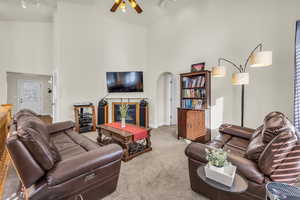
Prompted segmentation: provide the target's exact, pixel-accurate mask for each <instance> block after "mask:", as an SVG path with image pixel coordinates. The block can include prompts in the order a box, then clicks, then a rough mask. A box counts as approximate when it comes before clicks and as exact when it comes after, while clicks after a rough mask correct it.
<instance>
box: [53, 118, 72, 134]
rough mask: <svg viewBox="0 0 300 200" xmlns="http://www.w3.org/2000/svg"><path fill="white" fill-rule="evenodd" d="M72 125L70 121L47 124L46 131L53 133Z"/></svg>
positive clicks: (69, 127)
mask: <svg viewBox="0 0 300 200" xmlns="http://www.w3.org/2000/svg"><path fill="white" fill-rule="evenodd" d="M74 127H75V124H74V122H72V121H65V122H58V123H54V124H50V125H48V131H49V133H50V134H53V133H57V132H60V131H64V130H68V129H72V128H74Z"/></svg>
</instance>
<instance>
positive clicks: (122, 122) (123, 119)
mask: <svg viewBox="0 0 300 200" xmlns="http://www.w3.org/2000/svg"><path fill="white" fill-rule="evenodd" d="M121 127H122V128H125V127H126V118H122V119H121Z"/></svg>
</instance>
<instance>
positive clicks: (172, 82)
mask: <svg viewBox="0 0 300 200" xmlns="http://www.w3.org/2000/svg"><path fill="white" fill-rule="evenodd" d="M175 91H176V79H175V76H174V74H172V73H171V72H164V73H162V74H160V76H159V78H158V80H157V95H156V97H157V98H156V102H157V104H156V110H157V115H156V119H157V125H158V126H164V125H167V126H170V125H175V124H176V123H177V114H176V98H175Z"/></svg>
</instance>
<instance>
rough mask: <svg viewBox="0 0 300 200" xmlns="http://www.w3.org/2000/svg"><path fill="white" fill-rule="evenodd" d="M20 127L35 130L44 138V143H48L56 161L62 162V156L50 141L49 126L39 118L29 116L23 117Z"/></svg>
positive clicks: (20, 120)
mask: <svg viewBox="0 0 300 200" xmlns="http://www.w3.org/2000/svg"><path fill="white" fill-rule="evenodd" d="M18 126H19V128H21V129H27V128H30V129H32V130H35V131H36V132H37V133H39V135H40V136H41V137H42V138H43V141H44V142H45V143H46V145H47V146H48V148H50V149H51V155H52V157H53V159H54V160H55V161H60V159H61V158H60V155H59V153H58V150H57V149H56V147H55V145H54V144H53V142H52V141H51V140H50V135H49V132H48V127H47V125H46V124H45V123H44V122H43V121H42V120H41V119H39V118H38V117H35V116H28V115H23V117H21V118H20V119H19V120H18Z"/></svg>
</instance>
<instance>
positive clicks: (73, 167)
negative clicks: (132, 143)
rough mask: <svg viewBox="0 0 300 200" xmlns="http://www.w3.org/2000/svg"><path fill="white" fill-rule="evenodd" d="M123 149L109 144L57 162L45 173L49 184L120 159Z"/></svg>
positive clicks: (64, 180)
mask: <svg viewBox="0 0 300 200" xmlns="http://www.w3.org/2000/svg"><path fill="white" fill-rule="evenodd" d="M122 155H123V149H122V148H121V147H120V146H119V145H117V144H111V145H107V146H104V147H100V148H99V149H96V150H92V151H89V152H86V153H82V154H80V155H78V156H74V157H71V158H69V159H66V160H63V161H61V162H58V163H57V165H56V166H55V167H54V168H53V169H51V170H50V171H49V172H48V174H47V182H48V184H49V185H50V186H53V185H58V184H60V183H63V182H66V181H68V180H70V179H72V178H75V177H78V176H80V175H82V174H85V173H88V172H90V171H92V170H94V169H97V168H99V167H102V166H105V165H106V164H108V163H112V162H114V161H118V160H120V161H121V157H122Z"/></svg>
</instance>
